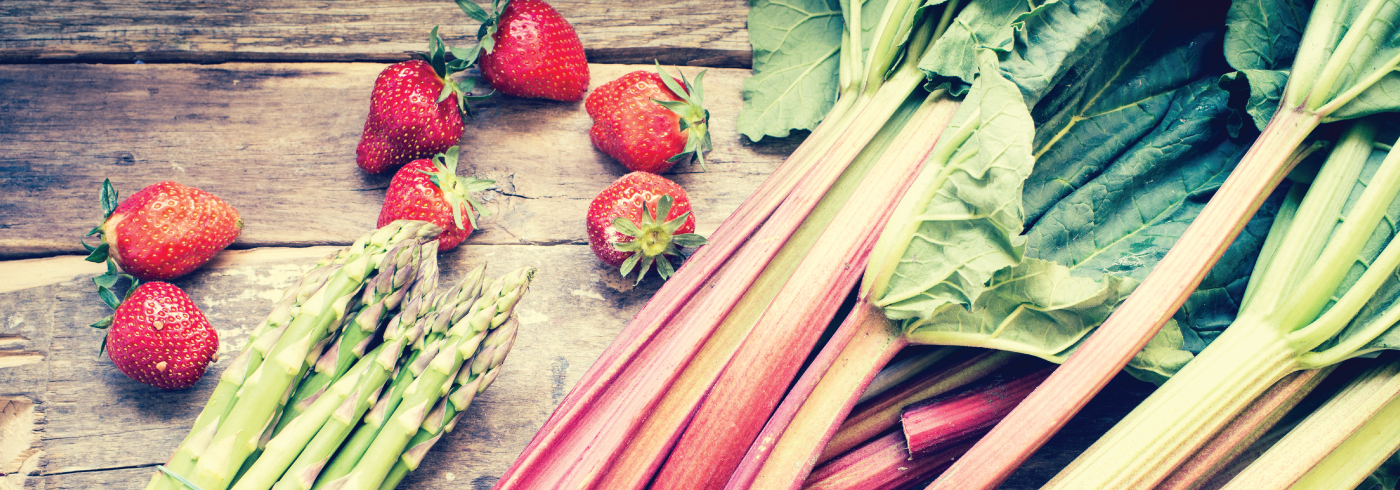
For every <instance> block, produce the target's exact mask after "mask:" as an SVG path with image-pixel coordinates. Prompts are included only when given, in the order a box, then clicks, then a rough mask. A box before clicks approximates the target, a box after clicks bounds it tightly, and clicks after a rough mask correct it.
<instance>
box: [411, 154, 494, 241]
mask: <svg viewBox="0 0 1400 490" xmlns="http://www.w3.org/2000/svg"><path fill="white" fill-rule="evenodd" d="M457 154H458V148H457V147H456V146H453V147H451V148H448V149H447V151H446V152H443V153H439V154H437V155H436V156H434V157H433V168H434V170H433V171H432V172H423V171H419V172H420V173H422V174H423V175H426V176H428V180H429V181H431V182H432V183H433V185H436V186H437V187H438V189H440V190H442V198H443V200H444V201H446V202H447V207H448V208H450V209H452V220H453V222H454V223H455V224H456V225H457V228H460V229H466V227H465V226H463V225H464V223H470V224H471V227H472V229H476V228H477V226H476V216H477V215H481V216H488V215H490V214H491V212H490V211H488V210H487V209H486V208H484V207H482V205H481V203H480V202H477V201H476V199H474V198H472V193H475V192H481V191H484V190H486V189H490V188H491V186H493V185H495V183H496V181H494V180H484V179H478V178H476V177H461V176H458V175H457ZM468 211H470V212H468ZM463 215H466V218H465V219H464V218H463Z"/></svg>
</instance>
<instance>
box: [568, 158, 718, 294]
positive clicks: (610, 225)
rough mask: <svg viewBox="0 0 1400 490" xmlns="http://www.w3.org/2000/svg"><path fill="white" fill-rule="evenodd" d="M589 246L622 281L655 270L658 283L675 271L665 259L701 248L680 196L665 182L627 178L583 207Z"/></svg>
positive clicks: (645, 177)
mask: <svg viewBox="0 0 1400 490" xmlns="http://www.w3.org/2000/svg"><path fill="white" fill-rule="evenodd" d="M586 226H587V228H588V244H589V245H590V246H591V247H592V249H593V254H594V255H596V256H598V259H599V260H602V261H603V263H605V264H608V265H610V266H613V267H620V268H621V270H622V275H623V276H627V275H628V274H630V273H631V272H632V270H633V269H637V270H638V271H639V272H638V273H637V282H641V281H642V278H643V277H645V276H646V273H647V271H649V270H651V269H652V267H653V264H654V265H655V268H656V271H657V273H659V274H660V275H661V278H662V279H666V278H669V277H671V275H672V274H673V273H674V272H675V268H674V266H673V264H672V263H671V260H670V258H671V257H676V258H680V257H681V252H680V248H682V247H686V248H694V247H699V246H701V245H704V244H705V238H704V237H702V236H700V235H697V234H695V233H694V231H695V216H694V215H692V214H691V212H690V198H689V197H687V196H686V195H685V190H684V189H682V188H681V186H680V185H677V184H676V183H675V182H672V181H670V180H668V179H666V178H665V177H661V176H659V175H656V174H651V173H646V172H632V173H629V174H627V175H624V176H622V178H620V179H617V181H616V182H613V183H612V185H610V186H608V188H606V189H603V191H602V192H600V193H598V196H597V197H594V198H593V202H592V203H591V204H589V206H588V217H587V220H586Z"/></svg>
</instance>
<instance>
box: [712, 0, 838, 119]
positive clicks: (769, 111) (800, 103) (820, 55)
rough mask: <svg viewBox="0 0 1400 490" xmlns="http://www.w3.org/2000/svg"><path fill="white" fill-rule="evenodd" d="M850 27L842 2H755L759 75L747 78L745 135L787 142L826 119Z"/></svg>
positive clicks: (753, 32) (752, 26)
mask: <svg viewBox="0 0 1400 490" xmlns="http://www.w3.org/2000/svg"><path fill="white" fill-rule="evenodd" d="M862 23H863V22H862ZM844 25H845V23H844V22H843V20H842V16H841V6H840V4H839V2H838V1H836V0H789V1H783V2H774V1H768V0H755V1H754V2H752V6H751V7H750V9H749V24H748V32H749V42H750V43H752V44H753V52H754V56H753V58H754V59H753V73H754V74H753V76H751V77H749V78H747V79H745V80H744V85H743V96H744V107H743V109H742V110H740V112H739V122H738V129H739V132H740V133H743V134H744V135H745V136H747V137H748V138H749V139H750V140H753V141H758V140H760V139H762V138H763V137H764V136H773V137H778V138H782V137H786V136H788V135H789V134H791V130H794V129H812V128H813V127H815V126H816V125H817V123H818V122H820V121H821V119H822V117H823V116H825V115H826V112H827V111H828V110H830V109H831V106H832V104H834V103H835V101H836V93H837V84H838V80H837V69H838V61H839V58H840V56H839V55H840V51H841V31H842V29H843V28H844Z"/></svg>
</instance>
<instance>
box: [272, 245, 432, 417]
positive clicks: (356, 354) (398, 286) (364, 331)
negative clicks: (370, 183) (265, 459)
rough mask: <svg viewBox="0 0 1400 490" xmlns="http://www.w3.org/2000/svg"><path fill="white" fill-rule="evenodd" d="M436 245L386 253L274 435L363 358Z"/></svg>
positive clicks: (286, 411) (289, 406)
mask: <svg viewBox="0 0 1400 490" xmlns="http://www.w3.org/2000/svg"><path fill="white" fill-rule="evenodd" d="M436 243H437V242H436V241H434V242H430V243H428V244H424V245H422V246H418V245H416V244H412V243H403V244H400V245H398V246H396V247H395V248H394V250H392V251H391V252H390V253H389V257H390V258H391V259H392V260H390V259H386V260H385V261H384V265H383V266H382V267H381V268H380V269H381V270H380V272H379V273H378V274H377V275H375V276H374V279H372V280H371V281H370V283H369V284H367V285H366V286H365V290H364V293H363V294H364V295H363V297H362V298H361V299H360V302H361V304H362V305H363V307H361V308H360V309H359V311H358V312H356V314H355V315H354V316H353V317H351V318H350V320H349V321H347V322H346V325H345V326H344V327H342V329H341V330H340V336H339V337H338V338H337V339H336V340H335V341H334V342H332V343H331V344H330V347H329V348H328V349H326V351H325V352H324V353H322V354H321V357H320V359H318V360H317V361H316V363H315V364H314V369H313V370H312V372H311V373H309V374H308V375H307V376H306V378H303V379H302V380H301V384H300V385H299V386H297V389H296V393H295V394H294V395H292V398H291V400H290V401H289V402H288V403H287V406H286V408H285V409H284V410H283V412H282V416H281V418H280V419H279V420H278V421H277V428H276V429H275V430H274V432H273V434H274V435H275V434H277V433H278V432H280V431H282V429H283V428H284V427H286V426H287V424H290V423H291V422H292V420H295V419H296V417H297V416H298V415H300V414H301V413H302V412H303V411H305V410H306V409H307V407H309V406H310V405H311V404H312V403H313V402H315V401H316V399H317V397H319V396H320V395H321V394H322V393H323V392H324V391H325V390H326V388H327V387H328V386H330V384H331V383H332V382H334V381H335V380H337V379H340V377H341V376H342V375H344V374H345V373H346V371H348V370H349V369H350V366H352V365H354V364H355V363H356V362H357V361H359V359H360V358H361V357H362V356H364V355H365V351H366V350H367V349H368V348H369V343H370V340H372V337H373V336H374V334H375V333H377V332H378V331H379V328H380V326H381V325H383V324H384V323H385V322H384V320H386V319H387V318H388V315H387V314H386V313H387V312H390V311H393V310H395V309H397V308H398V306H399V302H400V301H401V300H402V299H403V297H404V296H405V295H406V294H407V293H408V291H409V289H410V286H411V285H412V281H414V280H416V279H417V278H418V277H420V276H419V275H418V274H417V271H418V267H419V264H420V263H421V259H422V257H423V256H425V255H433V256H436V255H437V244H436Z"/></svg>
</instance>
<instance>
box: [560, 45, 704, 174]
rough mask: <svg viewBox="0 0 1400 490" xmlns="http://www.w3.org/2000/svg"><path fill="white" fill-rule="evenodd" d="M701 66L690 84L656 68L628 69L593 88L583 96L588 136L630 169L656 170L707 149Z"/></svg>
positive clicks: (702, 159) (700, 154)
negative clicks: (590, 125) (595, 88)
mask: <svg viewBox="0 0 1400 490" xmlns="http://www.w3.org/2000/svg"><path fill="white" fill-rule="evenodd" d="M704 77H705V72H703V71H702V72H700V74H699V75H697V76H696V77H695V83H694V84H693V85H692V84H691V83H690V82H689V81H688V80H685V79H684V78H682V79H681V80H676V79H674V78H672V77H671V76H669V75H666V74H665V72H663V71H662V70H661V67H660V66H657V71H655V72H652V71H644V70H639V71H634V72H632V73H628V74H626V75H623V76H622V77H621V78H618V79H617V80H613V81H611V82H608V83H605V84H603V85H602V86H600V87H598V89H597V90H594V91H593V93H592V94H590V95H589V96H588V100H587V101H586V102H584V108H586V109H587V110H588V115H589V116H590V117H592V118H593V127H592V128H590V129H589V130H588V136H589V138H590V139H591V140H593V146H595V147H597V148H598V149H599V150H601V151H602V152H603V153H606V154H607V155H608V156H611V157H613V158H616V159H617V160H618V161H619V162H621V163H622V165H623V166H624V167H627V169H628V170H631V171H633V172H651V173H654V174H659V173H662V172H665V171H667V170H670V169H671V166H672V165H673V164H675V163H676V162H678V161H681V160H684V159H687V158H692V157H693V158H697V159H699V161H700V165H701V167H703V166H704V165H705V160H704V154H705V152H706V151H709V150H710V146H711V145H710V131H709V117H710V113H709V111H707V110H705V108H704V107H703V106H702V99H703V98H704V92H703V86H702V83H703V80H704Z"/></svg>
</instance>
